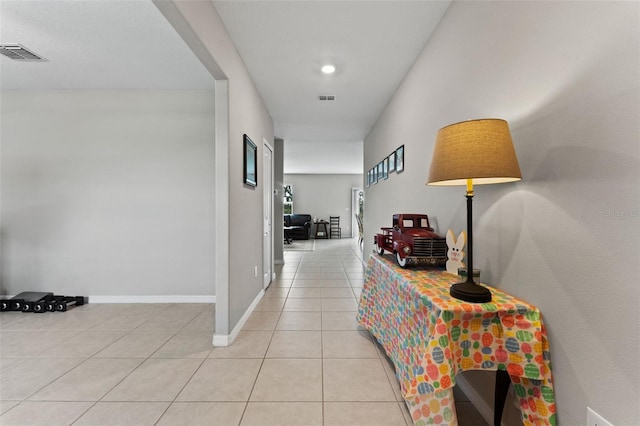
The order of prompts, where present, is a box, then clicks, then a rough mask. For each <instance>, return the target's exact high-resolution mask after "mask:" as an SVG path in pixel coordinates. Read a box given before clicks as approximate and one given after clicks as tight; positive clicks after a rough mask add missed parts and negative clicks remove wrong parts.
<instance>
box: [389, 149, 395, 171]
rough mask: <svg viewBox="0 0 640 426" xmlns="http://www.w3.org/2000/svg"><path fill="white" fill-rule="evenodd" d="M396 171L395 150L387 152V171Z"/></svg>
mask: <svg viewBox="0 0 640 426" xmlns="http://www.w3.org/2000/svg"><path fill="white" fill-rule="evenodd" d="M395 171H396V152H395V151H393V152H392V153H391V154H389V173H393V172H395Z"/></svg>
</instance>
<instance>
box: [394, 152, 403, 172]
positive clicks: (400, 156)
mask: <svg viewBox="0 0 640 426" xmlns="http://www.w3.org/2000/svg"><path fill="white" fill-rule="evenodd" d="M395 154H396V173H401V172H402V171H403V170H404V145H402V146H401V147H399V148H398V149H396V152H395Z"/></svg>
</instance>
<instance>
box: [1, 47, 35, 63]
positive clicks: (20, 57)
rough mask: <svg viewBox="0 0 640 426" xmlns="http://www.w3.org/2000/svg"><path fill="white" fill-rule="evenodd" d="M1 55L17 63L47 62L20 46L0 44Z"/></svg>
mask: <svg viewBox="0 0 640 426" xmlns="http://www.w3.org/2000/svg"><path fill="white" fill-rule="evenodd" d="M0 54H2V55H4V56H6V57H7V58H11V59H15V60H16V61H46V59H45V58H43V57H42V56H40V55H36V54H35V53H33V52H32V51H30V50H29V49H27V48H26V47H24V46H22V45H20V44H0Z"/></svg>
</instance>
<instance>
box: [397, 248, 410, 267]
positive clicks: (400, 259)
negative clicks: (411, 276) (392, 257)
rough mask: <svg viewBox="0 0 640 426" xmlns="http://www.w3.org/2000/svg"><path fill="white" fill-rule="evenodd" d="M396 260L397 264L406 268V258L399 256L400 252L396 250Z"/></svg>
mask: <svg viewBox="0 0 640 426" xmlns="http://www.w3.org/2000/svg"><path fill="white" fill-rule="evenodd" d="M396 262H398V265H400V267H401V268H406V267H407V264H408V262H407V258H406V257H405V258H404V259H403V258H401V257H400V253H398V252H396Z"/></svg>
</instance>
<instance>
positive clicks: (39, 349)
mask: <svg viewBox="0 0 640 426" xmlns="http://www.w3.org/2000/svg"><path fill="white" fill-rule="evenodd" d="M276 274H277V279H276V280H275V281H274V282H273V283H272V284H271V286H270V287H269V289H268V290H267V291H266V293H265V296H264V298H263V299H262V300H261V301H260V303H259V305H258V306H257V308H256V310H255V311H254V313H253V314H252V315H251V316H250V317H249V319H248V321H247V322H246V324H245V325H244V328H243V330H242V331H241V332H240V334H239V336H238V339H237V340H236V342H235V343H234V344H233V345H232V346H230V347H215V348H214V347H213V346H212V345H211V341H212V334H213V329H214V325H213V324H214V309H215V307H214V306H213V305H205V304H164V305H160V304H137V305H133V304H88V305H85V306H81V307H77V308H74V309H71V310H69V311H68V312H66V313H64V314H62V313H45V314H23V313H14V312H5V313H2V314H0V414H1V415H0V424H2V425H3V426H9V425H29V426H33V425H118V424H119V425H189V426H192V425H242V426H248V425H260V426H269V425H279V426H280V425H296V426H299V425H327V426H328V425H345V426H354V425H367V426H372V425H389V426H394V425H406V424H412V423H411V420H410V418H409V413H408V412H407V410H406V408H405V405H404V403H403V402H402V399H401V397H400V393H399V387H398V383H397V380H396V378H395V376H394V373H393V367H392V365H391V363H390V361H389V360H388V359H387V358H386V356H385V355H384V352H382V350H381V349H380V347H379V346H378V345H377V344H376V343H375V342H374V340H373V339H372V338H371V336H370V335H369V333H368V332H367V331H366V330H363V329H362V328H361V327H360V326H359V325H358V324H357V322H356V320H355V311H356V309H357V297H359V294H360V291H361V288H362V283H363V274H364V272H363V263H362V253H361V252H360V249H359V247H358V246H357V244H356V243H355V241H354V240H351V239H343V240H319V241H317V244H316V250H315V251H308V252H300V251H296V252H294V251H290V252H285V265H281V266H278V267H277V270H276ZM456 401H457V403H456V404H457V411H458V417H459V424H460V425H461V426H466V425H474V426H475V425H486V422H485V421H484V420H483V419H482V417H481V416H480V415H479V414H478V413H477V411H475V409H474V408H473V406H472V405H471V403H469V402H468V400H466V399H465V397H464V395H463V394H462V393H457V397H456Z"/></svg>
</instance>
